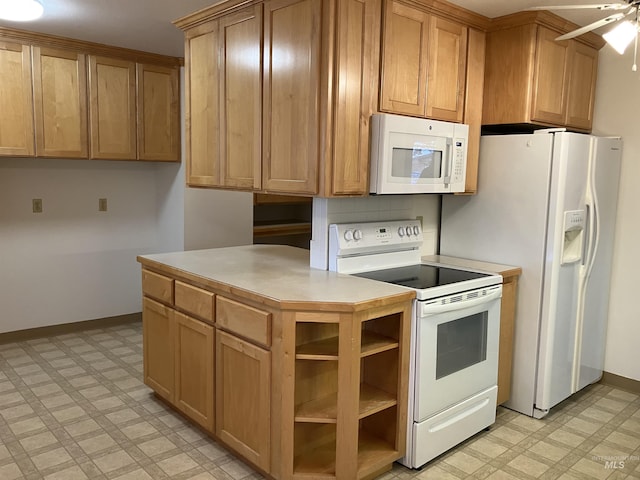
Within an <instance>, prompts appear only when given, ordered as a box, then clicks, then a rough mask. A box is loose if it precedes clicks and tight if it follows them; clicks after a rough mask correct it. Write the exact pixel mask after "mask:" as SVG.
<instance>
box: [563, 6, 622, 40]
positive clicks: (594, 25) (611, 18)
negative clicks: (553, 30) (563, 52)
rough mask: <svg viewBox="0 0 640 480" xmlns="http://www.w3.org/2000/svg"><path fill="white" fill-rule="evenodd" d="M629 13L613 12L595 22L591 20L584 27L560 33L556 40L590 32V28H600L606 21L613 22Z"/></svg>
mask: <svg viewBox="0 0 640 480" xmlns="http://www.w3.org/2000/svg"><path fill="white" fill-rule="evenodd" d="M628 14H629V12H626V13H614V14H613V15H609V16H608V17H605V18H603V19H601V20H598V21H597V22H593V23H590V24H589V25H585V26H584V27H580V28H578V29H576V30H573V31H571V32H569V33H565V34H564V35H560V36H559V37H557V38H556V40H558V41H560V40H568V39H570V38H574V37H578V36H580V35H582V34H583V33H587V32H590V31H591V30H595V29H596V28H600V27H602V26H604V25H606V24H608V23H613V22H617V21H618V20H620V19H622V18H624V17H626V16H627V15H628Z"/></svg>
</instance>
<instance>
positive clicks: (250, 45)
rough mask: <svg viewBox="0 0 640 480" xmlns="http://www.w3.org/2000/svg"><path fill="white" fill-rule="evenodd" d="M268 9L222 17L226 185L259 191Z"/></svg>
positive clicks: (256, 8)
mask: <svg viewBox="0 0 640 480" xmlns="http://www.w3.org/2000/svg"><path fill="white" fill-rule="evenodd" d="M261 39H262V5H255V6H253V7H250V8H247V9H244V10H243V11H241V12H238V13H236V14H233V15H229V16H225V17H223V18H221V19H220V40H219V45H220V60H219V65H220V72H219V75H220V92H221V97H220V99H221V102H220V115H221V119H220V161H221V167H220V173H221V175H222V182H221V183H222V185H224V186H225V187H238V188H243V189H248V190H251V189H256V190H257V189H259V188H260V185H261V178H260V176H261V171H262V168H261V165H262V144H261V140H262V136H261V128H262V70H261V65H262V62H261V61H262V52H261V50H260V45H261Z"/></svg>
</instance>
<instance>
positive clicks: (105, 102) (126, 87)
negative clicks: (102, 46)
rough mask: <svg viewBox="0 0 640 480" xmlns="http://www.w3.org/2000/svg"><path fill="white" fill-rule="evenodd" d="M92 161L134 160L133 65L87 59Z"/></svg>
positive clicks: (126, 62)
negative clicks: (95, 159) (99, 159)
mask: <svg viewBox="0 0 640 480" xmlns="http://www.w3.org/2000/svg"><path fill="white" fill-rule="evenodd" d="M89 99H90V102H89V125H90V129H91V158H106V159H120V160H135V159H136V155H137V153H136V145H137V141H136V64H135V62H130V61H126V60H118V59H113V58H107V57H97V56H93V55H92V56H89Z"/></svg>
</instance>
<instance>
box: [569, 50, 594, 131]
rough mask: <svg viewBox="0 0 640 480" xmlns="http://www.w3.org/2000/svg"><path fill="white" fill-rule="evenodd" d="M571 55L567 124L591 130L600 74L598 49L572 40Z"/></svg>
mask: <svg viewBox="0 0 640 480" xmlns="http://www.w3.org/2000/svg"><path fill="white" fill-rule="evenodd" d="M569 49H570V56H569V72H570V73H569V88H568V98H567V118H566V122H565V123H566V124H567V126H569V127H574V128H578V129H581V130H586V131H591V124H592V122H593V104H594V99H595V93H596V77H597V75H598V51H597V50H596V49H595V48H591V47H589V46H587V45H584V44H582V43H579V42H577V41H575V40H574V41H572V42H571V43H570V47H569Z"/></svg>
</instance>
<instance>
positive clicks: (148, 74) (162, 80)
mask: <svg viewBox="0 0 640 480" xmlns="http://www.w3.org/2000/svg"><path fill="white" fill-rule="evenodd" d="M137 73H138V79H137V81H138V96H137V99H138V104H137V110H138V159H139V160H159V161H180V111H179V104H180V92H179V87H178V83H179V82H178V69H177V68H170V67H160V66H156V65H145V64H140V63H139V64H138V66H137Z"/></svg>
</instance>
